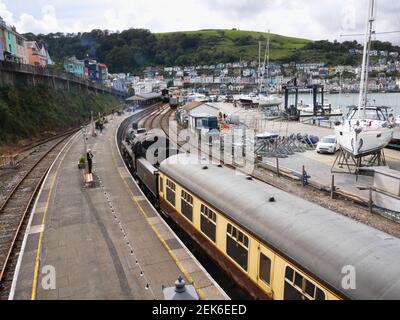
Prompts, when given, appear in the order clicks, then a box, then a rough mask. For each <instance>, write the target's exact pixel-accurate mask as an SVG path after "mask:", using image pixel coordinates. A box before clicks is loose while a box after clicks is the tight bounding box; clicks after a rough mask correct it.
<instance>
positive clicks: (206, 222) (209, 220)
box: [200, 204, 217, 242]
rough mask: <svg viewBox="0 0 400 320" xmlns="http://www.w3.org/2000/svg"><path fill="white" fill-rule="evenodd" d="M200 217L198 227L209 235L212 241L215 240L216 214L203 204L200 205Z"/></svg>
mask: <svg viewBox="0 0 400 320" xmlns="http://www.w3.org/2000/svg"><path fill="white" fill-rule="evenodd" d="M200 211H201V219H200V228H201V231H202V232H203V233H204V234H205V235H206V236H207V237H209V238H210V239H211V240H212V241H213V242H215V240H216V228H217V215H216V214H215V212H214V211H212V210H211V209H209V208H208V207H206V206H205V205H204V204H202V205H201V210H200Z"/></svg>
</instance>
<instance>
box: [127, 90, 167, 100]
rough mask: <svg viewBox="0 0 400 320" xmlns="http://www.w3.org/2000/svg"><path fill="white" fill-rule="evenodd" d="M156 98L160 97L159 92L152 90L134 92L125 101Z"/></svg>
mask: <svg viewBox="0 0 400 320" xmlns="http://www.w3.org/2000/svg"><path fill="white" fill-rule="evenodd" d="M156 98H161V93H156V92H152V93H142V94H136V95H134V96H132V97H129V98H128V99H126V101H144V100H150V99H156Z"/></svg>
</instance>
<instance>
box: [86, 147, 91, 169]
mask: <svg viewBox="0 0 400 320" xmlns="http://www.w3.org/2000/svg"><path fill="white" fill-rule="evenodd" d="M86 159H87V163H88V169H89V174H90V173H92V168H93V160H92V159H93V153H92V150H91V149H88V150H87V153H86Z"/></svg>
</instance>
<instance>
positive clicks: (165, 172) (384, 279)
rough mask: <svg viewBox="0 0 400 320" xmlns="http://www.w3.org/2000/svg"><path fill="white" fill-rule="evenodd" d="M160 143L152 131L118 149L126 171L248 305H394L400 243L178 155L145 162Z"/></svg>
mask: <svg viewBox="0 0 400 320" xmlns="http://www.w3.org/2000/svg"><path fill="white" fill-rule="evenodd" d="M157 140H158V139H156V138H155V137H154V136H153V134H151V133H150V134H144V135H140V136H138V137H136V138H135V141H134V143H132V144H131V145H126V144H125V145H124V148H123V149H124V152H123V154H124V156H125V159H126V160H127V162H128V164H129V167H130V169H131V171H132V172H133V173H134V174H135V175H136V178H137V179H138V180H139V182H140V184H141V185H142V187H143V188H144V190H147V192H146V193H147V195H148V196H150V198H152V199H153V202H154V203H155V204H157V206H158V205H159V206H160V208H161V209H162V211H163V212H164V213H165V214H167V215H168V216H170V217H171V218H172V219H173V220H174V221H175V222H176V223H177V224H178V225H179V226H180V227H181V228H182V229H183V230H184V231H185V232H186V233H187V234H188V235H190V237H191V238H192V239H193V240H194V241H196V243H197V244H198V245H199V246H200V247H201V248H203V250H204V251H205V252H206V253H207V254H208V255H209V256H210V258H211V259H212V260H214V261H215V262H216V263H217V264H218V265H219V266H220V267H221V268H222V269H223V270H225V271H226V272H227V273H228V274H229V275H230V276H231V277H232V278H233V279H234V280H235V282H236V283H237V284H238V285H239V286H241V287H242V288H243V289H244V290H245V291H247V292H248V293H249V294H250V295H252V296H253V297H254V298H258V299H276V300H285V299H286V300H338V299H367V300H370V299H400V278H399V275H400V240H399V239H397V238H394V237H391V236H390V235H388V234H385V233H383V232H380V231H378V230H376V229H373V228H371V227H368V226H366V225H364V224H361V223H358V222H356V221H353V220H351V219H349V218H347V217H344V216H342V215H340V214H337V213H334V212H332V211H330V210H328V209H325V208H322V207H320V206H318V205H316V204H314V203H310V202H308V201H306V200H304V199H301V198H299V197H296V196H294V195H291V194H289V193H287V192H284V191H281V190H279V189H277V188H274V187H272V186H269V185H267V184H265V183H262V182H260V181H257V180H253V179H252V178H250V177H246V176H243V175H238V174H237V173H236V172H235V171H234V170H232V169H229V168H226V167H223V166H221V165H215V164H201V163H199V161H198V159H197V158H195V157H193V156H190V155H189V156H188V155H187V154H176V153H177V151H176V150H174V152H171V151H169V152H167V153H166V155H165V158H166V160H164V161H162V162H161V164H159V163H156V164H155V163H152V162H149V161H147V160H146V159H145V158H144V155H145V154H146V152H145V151H147V149H148V148H150V147H151V146H152V145H153V143H155V141H157ZM169 155H172V156H169ZM160 161H161V160H160ZM352 270H354V271H355V274H354V275H352V274H347V272H349V271H350V273H351V271H352ZM352 276H354V278H352ZM346 277H348V278H346ZM346 279H347V280H346ZM348 279H350V280H349V281H350V282H349V283H347V282H346V281H348ZM352 279H353V280H354V283H352V282H351V280H352Z"/></svg>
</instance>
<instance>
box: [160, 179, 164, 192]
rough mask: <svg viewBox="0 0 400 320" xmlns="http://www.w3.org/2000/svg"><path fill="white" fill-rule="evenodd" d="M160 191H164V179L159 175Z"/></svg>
mask: <svg viewBox="0 0 400 320" xmlns="http://www.w3.org/2000/svg"><path fill="white" fill-rule="evenodd" d="M160 192H161V193H163V192H164V180H163V178H162V177H160Z"/></svg>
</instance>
